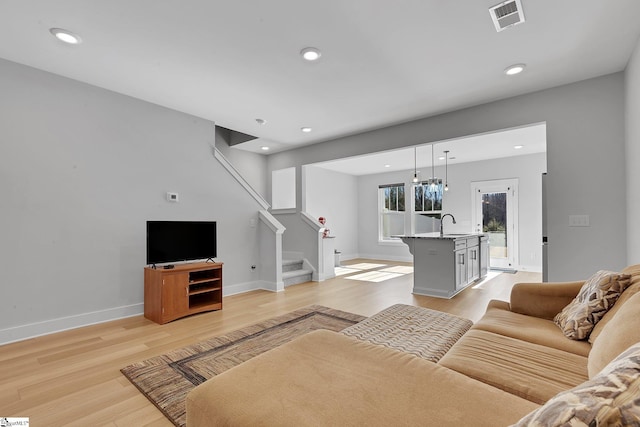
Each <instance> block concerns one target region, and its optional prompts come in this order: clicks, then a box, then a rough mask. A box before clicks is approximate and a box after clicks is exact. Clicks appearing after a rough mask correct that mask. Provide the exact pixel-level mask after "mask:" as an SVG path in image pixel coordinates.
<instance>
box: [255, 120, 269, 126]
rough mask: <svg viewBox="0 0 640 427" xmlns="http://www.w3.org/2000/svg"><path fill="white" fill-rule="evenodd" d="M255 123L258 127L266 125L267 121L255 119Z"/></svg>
mask: <svg viewBox="0 0 640 427" xmlns="http://www.w3.org/2000/svg"><path fill="white" fill-rule="evenodd" d="M256 123H257V124H259V125H266V124H267V121H266V120H265V119H256Z"/></svg>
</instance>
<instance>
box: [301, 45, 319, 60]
mask: <svg viewBox="0 0 640 427" xmlns="http://www.w3.org/2000/svg"><path fill="white" fill-rule="evenodd" d="M300 55H302V57H303V58H304V59H306V60H307V61H317V60H318V59H320V57H321V56H322V52H320V50H319V49H317V48H315V47H305V48H304V49H302V50H301V51H300Z"/></svg>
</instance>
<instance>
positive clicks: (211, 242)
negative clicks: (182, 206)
mask: <svg viewBox="0 0 640 427" xmlns="http://www.w3.org/2000/svg"><path fill="white" fill-rule="evenodd" d="M216 256H217V236H216V222H215V221H147V264H149V265H150V264H162V263H170V262H179V261H194V260H199V259H208V258H212V259H213V258H215V257H216Z"/></svg>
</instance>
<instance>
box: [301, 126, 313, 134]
mask: <svg viewBox="0 0 640 427" xmlns="http://www.w3.org/2000/svg"><path fill="white" fill-rule="evenodd" d="M300 130H301V131H302V132H304V133H309V132H311V131H312V130H313V129H311V128H310V127H306V126H305V127H303V128H300Z"/></svg>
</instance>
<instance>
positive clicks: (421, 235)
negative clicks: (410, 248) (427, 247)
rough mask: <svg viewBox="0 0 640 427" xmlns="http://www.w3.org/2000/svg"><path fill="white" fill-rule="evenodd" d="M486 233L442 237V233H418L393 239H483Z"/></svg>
mask: <svg viewBox="0 0 640 427" xmlns="http://www.w3.org/2000/svg"><path fill="white" fill-rule="evenodd" d="M484 235H485V233H471V232H470V233H445V234H444V235H442V236H440V233H438V232H437V231H436V232H433V233H417V234H407V235H404V234H402V235H397V236H393V237H397V238H399V239H403V240H404V239H437V240H455V239H466V238H467V237H481V236H484Z"/></svg>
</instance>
